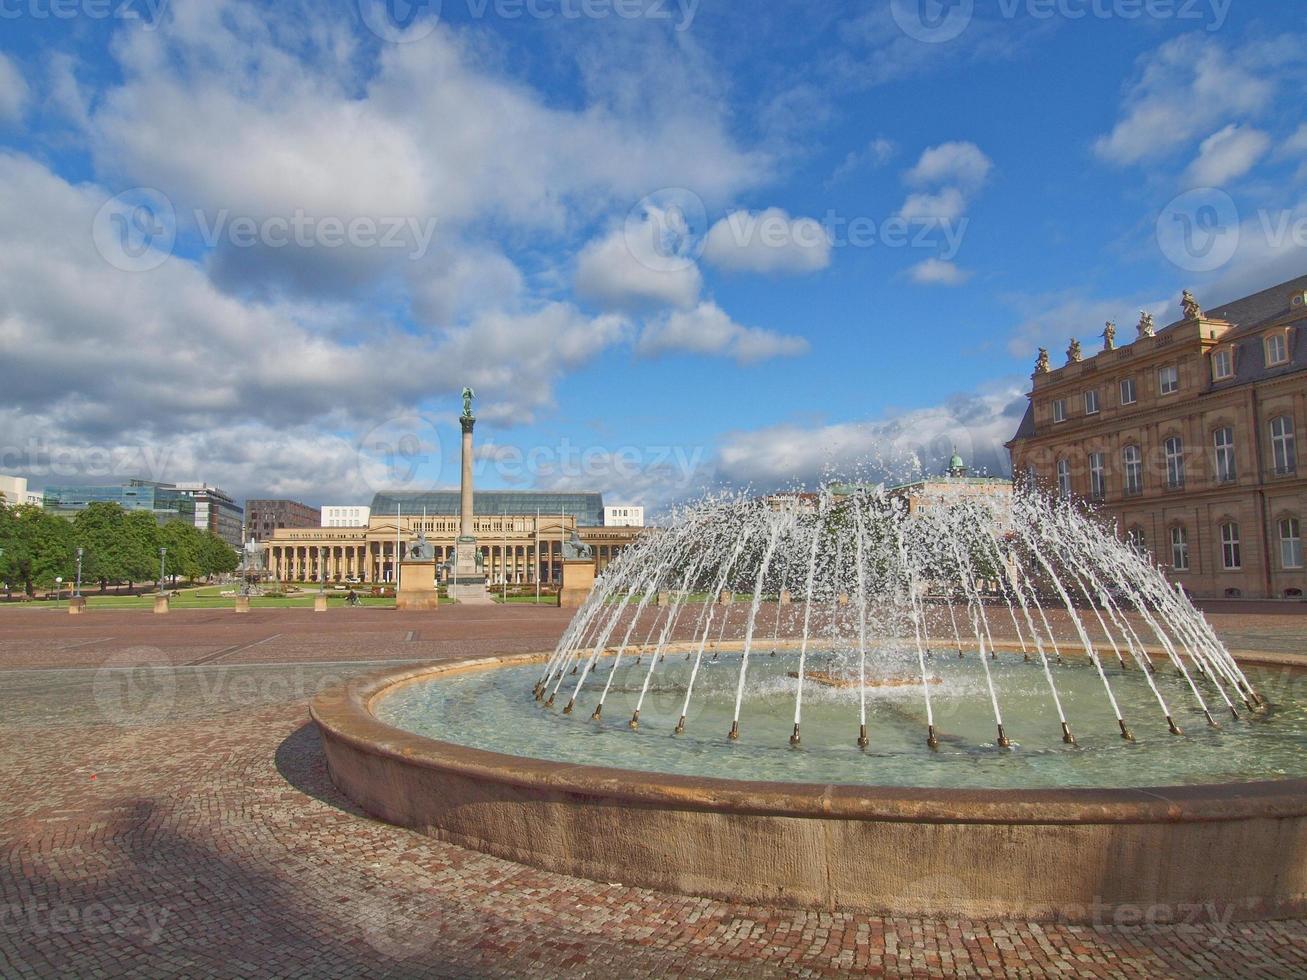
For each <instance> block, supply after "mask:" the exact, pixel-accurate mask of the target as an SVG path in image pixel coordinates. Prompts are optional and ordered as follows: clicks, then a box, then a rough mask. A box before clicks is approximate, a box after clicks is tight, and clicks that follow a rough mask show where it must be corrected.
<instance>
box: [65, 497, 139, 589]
mask: <svg viewBox="0 0 1307 980" xmlns="http://www.w3.org/2000/svg"><path fill="white" fill-rule="evenodd" d="M126 519H127V512H126V511H125V510H123V508H122V506H121V505H120V504H116V503H109V502H103V501H97V502H96V503H93V504H90V505H88V506H87V508H86V509H85V510H84V511H81V512H80V513H79V514H78V515H77V516H76V517H75V518H74V519H73V532H74V535H75V537H76V539H77V544H78V545H79V546H80V547H82V548H84V549H85V551H86V554H85V557H84V558H83V560H82V578H83V580H84V581H85V580H89V581H98V582H99V583H100V591H101V592H103V591H104V590H105V587H106V586H107V585H108V583H109V582H121V581H123V580H125V579H126V578H127V577H128V575H127V572H128V568H127V542H126V537H125V534H126V532H125V530H124V522H125V521H126Z"/></svg>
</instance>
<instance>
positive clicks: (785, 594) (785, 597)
mask: <svg viewBox="0 0 1307 980" xmlns="http://www.w3.org/2000/svg"><path fill="white" fill-rule="evenodd" d="M793 601H794V596H792V595H791V594H790V590H789V589H781V599H780V603H781V605H782V606H788V605H789V604H790V603H791V602H793Z"/></svg>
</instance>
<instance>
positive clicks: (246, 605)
mask: <svg viewBox="0 0 1307 980" xmlns="http://www.w3.org/2000/svg"><path fill="white" fill-rule="evenodd" d="M236 611H237V612H238V613H247V612H249V611H250V597H249V596H247V595H238V596H237V597H236Z"/></svg>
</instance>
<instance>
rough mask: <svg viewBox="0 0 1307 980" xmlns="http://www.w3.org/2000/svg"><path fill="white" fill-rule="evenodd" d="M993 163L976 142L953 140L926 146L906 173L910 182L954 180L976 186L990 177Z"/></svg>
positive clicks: (948, 181) (963, 184) (926, 183)
mask: <svg viewBox="0 0 1307 980" xmlns="http://www.w3.org/2000/svg"><path fill="white" fill-rule="evenodd" d="M993 168H994V163H993V161H992V160H990V159H989V157H987V156H985V154H984V153H983V152H982V151H981V149H980V147H978V146H976V144H975V143H968V142H964V141H954V142H950V143H941V144H940V145H939V146H932V147H930V148H928V149H926V150H924V151H923V152H922V154H921V157H920V159H918V160H917V163H916V165H915V166H914V167H913V168H912V169H911V170H909V171H908V172H907V173H906V174H905V175H904V177H905V179H906V180H907V181H908V183H910V184H914V185H917V186H922V185H932V184H955V185H957V186H959V187H963V188H968V189H974V188H977V187H979V186H980V185H981V184H983V183H984V182H985V180H986V179H987V178H988V177H989V174H990V171H991V170H993Z"/></svg>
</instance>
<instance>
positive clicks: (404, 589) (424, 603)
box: [395, 560, 440, 609]
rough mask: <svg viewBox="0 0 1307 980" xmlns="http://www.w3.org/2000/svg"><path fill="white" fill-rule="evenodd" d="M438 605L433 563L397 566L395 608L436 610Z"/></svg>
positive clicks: (423, 562) (409, 563) (438, 597)
mask: <svg viewBox="0 0 1307 980" xmlns="http://www.w3.org/2000/svg"><path fill="white" fill-rule="evenodd" d="M439 605H440V596H439V594H438V593H437V592H436V563H435V561H434V560H432V561H406V562H404V563H402V564H401V565H400V566H399V589H398V591H396V593H395V608H396V609H436V608H438V607H439Z"/></svg>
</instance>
